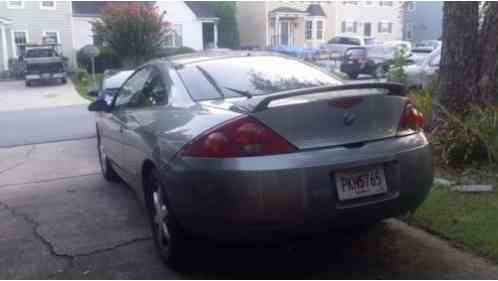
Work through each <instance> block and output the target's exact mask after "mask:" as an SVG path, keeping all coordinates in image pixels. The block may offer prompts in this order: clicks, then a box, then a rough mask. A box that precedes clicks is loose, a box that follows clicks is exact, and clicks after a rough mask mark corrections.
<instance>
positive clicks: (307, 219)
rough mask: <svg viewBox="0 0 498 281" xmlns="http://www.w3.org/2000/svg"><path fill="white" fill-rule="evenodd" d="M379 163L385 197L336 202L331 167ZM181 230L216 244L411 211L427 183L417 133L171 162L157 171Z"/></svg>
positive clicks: (428, 165) (427, 158)
mask: <svg viewBox="0 0 498 281" xmlns="http://www.w3.org/2000/svg"><path fill="white" fill-rule="evenodd" d="M370 165H381V166H383V167H384V171H385V176H386V181H387V186H388V192H387V193H385V194H382V195H376V196H372V197H368V198H361V199H353V200H348V201H343V202H341V201H339V200H338V195H337V191H336V190H337V188H336V184H335V180H334V172H335V171H337V170H343V169H351V168H353V169H354V168H355V167H365V166H370ZM163 175H164V176H163V179H164V181H165V184H166V186H167V192H168V197H169V202H170V205H171V208H172V211H173V213H174V214H175V216H176V217H177V219H178V220H179V222H180V224H181V226H182V227H183V228H184V229H186V230H187V231H189V232H192V233H194V234H198V235H203V236H208V237H211V238H215V239H221V240H239V239H249V240H253V239H258V240H259V239H264V240H266V239H273V238H277V239H280V238H282V237H284V236H294V235H298V234H302V233H307V232H319V231H323V230H328V229H331V228H343V227H350V226H354V225H358V224H364V223H368V222H370V221H375V220H380V219H383V218H388V217H393V216H397V215H400V214H404V213H406V212H408V211H411V210H414V209H416V208H417V207H418V206H419V205H420V203H421V202H422V201H423V200H424V199H425V197H426V195H427V193H428V192H429V190H430V187H431V185H432V180H433V169H432V156H431V149H430V145H429V144H428V142H427V140H426V138H425V136H424V135H423V134H414V135H410V136H406V137H401V138H390V139H385V140H381V141H376V142H371V143H368V144H365V145H364V146H362V147H358V148H351V149H349V148H345V147H336V148H329V149H320V150H309V151H304V152H299V153H292V154H286V155H275V156H267V157H252V158H249V157H247V158H238V159H224V160H221V159H193V158H190V159H189V158H177V159H176V160H174V161H173V162H172V163H171V165H170V166H169V167H168V168H167V169H163Z"/></svg>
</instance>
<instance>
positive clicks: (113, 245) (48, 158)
mask: <svg viewBox="0 0 498 281" xmlns="http://www.w3.org/2000/svg"><path fill="white" fill-rule="evenodd" d="M31 278H36V279H46V278H48V279H173V278H174V279H184V278H187V279H253V278H257V279H259V278H263V279H282V278H283V279H336V278H338V279H377V278H379V279H383V278H387V279H390V278H393V279H497V278H498V268H497V266H496V264H493V263H491V262H489V261H487V260H485V259H483V258H480V257H477V256H475V255H473V254H470V253H467V252H465V251H462V250H460V249H457V248H454V247H452V246H451V245H450V244H449V243H447V242H446V241H443V240H441V239H439V238H437V237H435V236H432V235H430V234H428V233H426V232H424V231H422V230H419V229H416V228H413V227H410V226H408V225H406V224H404V223H402V222H400V221H398V220H387V221H385V222H384V223H381V224H379V225H378V226H376V227H374V228H372V229H370V230H369V231H361V232H349V233H348V232H345V233H331V234H330V235H328V236H327V237H318V238H317V237H311V238H308V239H303V240H301V241H296V242H295V243H293V244H291V245H283V246H267V245H261V246H258V247H227V246H222V245H210V244H208V243H204V241H198V242H197V243H196V247H195V251H194V252H193V253H192V258H191V260H190V264H189V266H188V267H186V269H185V271H183V272H175V271H172V270H170V269H169V268H167V267H165V266H164V265H163V264H162V263H161V261H160V260H159V258H158V256H157V254H156V252H155V248H154V244H153V242H152V240H151V235H150V231H149V226H148V223H147V218H146V215H145V211H144V209H143V208H142V207H141V205H140V204H139V203H138V201H137V200H136V199H135V196H134V194H133V193H132V192H131V190H130V189H129V188H128V187H127V186H126V185H124V184H119V183H118V184H109V183H108V182H106V181H104V180H103V178H102V176H101V175H100V173H99V166H98V161H97V153H96V141H95V139H86V140H75V141H65V142H58V143H46V144H37V145H28V146H19V147H14V148H3V149H2V148H0V279H31Z"/></svg>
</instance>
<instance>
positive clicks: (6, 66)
mask: <svg viewBox="0 0 498 281" xmlns="http://www.w3.org/2000/svg"><path fill="white" fill-rule="evenodd" d="M0 32H1V33H2V58H3V61H2V62H3V70H4V71H7V70H8V69H9V53H8V52H7V36H5V32H6V30H5V25H0Z"/></svg>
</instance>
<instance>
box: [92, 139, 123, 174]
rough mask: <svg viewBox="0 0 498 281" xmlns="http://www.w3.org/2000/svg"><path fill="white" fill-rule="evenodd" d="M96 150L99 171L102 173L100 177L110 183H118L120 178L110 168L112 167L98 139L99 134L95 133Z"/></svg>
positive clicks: (100, 140)
mask: <svg viewBox="0 0 498 281" xmlns="http://www.w3.org/2000/svg"><path fill="white" fill-rule="evenodd" d="M97 148H98V152H99V163H100V171H101V172H102V176H104V179H106V180H107V181H111V182H116V181H119V180H120V178H119V176H118V174H117V173H116V171H114V169H113V168H112V165H111V163H110V161H109V158H108V157H107V155H106V154H105V152H104V145H103V144H102V139H101V138H100V134H99V133H98V132H97Z"/></svg>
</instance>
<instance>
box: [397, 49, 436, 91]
mask: <svg viewBox="0 0 498 281" xmlns="http://www.w3.org/2000/svg"><path fill="white" fill-rule="evenodd" d="M440 60H441V48H440V47H439V48H437V49H435V50H434V51H432V52H431V53H430V54H429V55H427V56H426V57H425V58H424V59H422V60H420V61H418V62H416V63H413V64H410V65H406V66H404V67H403V70H404V73H405V75H406V86H407V87H408V88H417V89H423V88H426V87H427V86H429V85H430V84H431V83H432V81H433V80H434V78H435V76H436V75H437V73H438V71H439V62H440ZM394 71H395V70H394V69H393V70H391V71H390V72H389V74H388V80H391V81H393V80H394V77H393V76H394V75H393V73H394Z"/></svg>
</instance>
